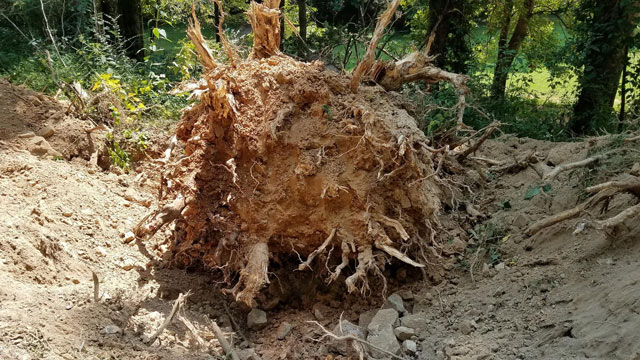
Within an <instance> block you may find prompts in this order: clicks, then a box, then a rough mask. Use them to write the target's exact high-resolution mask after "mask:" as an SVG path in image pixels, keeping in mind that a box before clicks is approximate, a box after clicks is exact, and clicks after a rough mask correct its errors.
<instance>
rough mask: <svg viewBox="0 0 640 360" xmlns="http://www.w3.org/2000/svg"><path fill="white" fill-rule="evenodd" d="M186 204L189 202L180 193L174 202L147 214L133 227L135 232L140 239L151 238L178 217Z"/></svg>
mask: <svg viewBox="0 0 640 360" xmlns="http://www.w3.org/2000/svg"><path fill="white" fill-rule="evenodd" d="M186 205H187V202H186V200H185V198H184V197H183V196H182V194H180V195H178V196H177V197H176V198H175V200H174V201H173V202H172V203H170V204H167V205H166V206H164V207H163V208H162V209H160V210H158V211H154V212H152V213H150V214H149V215H147V216H145V217H144V218H143V219H142V220H141V221H140V222H139V223H138V225H136V227H135V228H134V229H133V233H134V234H135V235H136V237H137V238H138V239H145V240H146V239H149V238H151V237H152V236H153V235H155V234H156V232H158V230H160V228H162V227H163V226H164V225H166V224H168V223H170V222H172V221H173V220H175V219H177V218H178V217H179V216H180V214H181V213H182V210H183V209H184V208H185V207H186Z"/></svg>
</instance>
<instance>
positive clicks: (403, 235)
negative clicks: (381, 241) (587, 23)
mask: <svg viewBox="0 0 640 360" xmlns="http://www.w3.org/2000/svg"><path fill="white" fill-rule="evenodd" d="M375 218H376V220H378V221H379V222H381V223H383V224H385V225H387V226H391V227H392V228H394V229H396V231H397V232H398V235H400V237H401V238H402V240H409V234H407V231H406V230H405V229H404V227H403V226H402V224H400V222H399V221H398V220H394V219H391V218H389V217H386V216H384V215H380V214H377V215H375Z"/></svg>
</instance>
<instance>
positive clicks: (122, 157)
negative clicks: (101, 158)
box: [109, 141, 131, 172]
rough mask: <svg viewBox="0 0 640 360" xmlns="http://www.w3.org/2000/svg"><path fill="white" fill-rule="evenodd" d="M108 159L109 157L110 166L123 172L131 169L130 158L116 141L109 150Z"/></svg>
mask: <svg viewBox="0 0 640 360" xmlns="http://www.w3.org/2000/svg"><path fill="white" fill-rule="evenodd" d="M109 157H111V163H112V164H114V165H116V166H117V167H119V168H121V169H122V170H124V171H125V172H128V171H129V169H130V168H131V157H130V156H129V153H128V152H126V151H125V150H124V149H122V148H121V147H120V144H119V143H118V142H117V141H113V146H112V148H111V149H109Z"/></svg>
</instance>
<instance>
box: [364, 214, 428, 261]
mask: <svg viewBox="0 0 640 360" xmlns="http://www.w3.org/2000/svg"><path fill="white" fill-rule="evenodd" d="M380 216H383V217H385V218H386V219H387V220H386V221H390V223H391V224H392V223H393V222H397V221H396V220H393V219H389V218H387V217H386V216H384V215H376V217H380ZM399 224H400V223H398V225H399ZM391 226H393V225H391ZM396 230H398V229H396ZM401 231H402V232H404V235H406V238H404V236H403V235H402V233H401ZM398 232H399V233H401V235H400V236H403V240H408V239H409V235H408V234H407V232H406V231H404V228H402V225H400V230H398ZM368 233H369V236H372V237H373V238H374V239H375V246H376V248H378V249H380V250H382V251H384V252H386V253H387V254H389V255H391V256H393V257H394V258H396V259H398V260H400V261H402V262H404V263H407V264H409V265H411V266H415V267H418V268H422V267H424V265H422V264H420V263H417V262H415V261H413V260H411V259H410V258H409V257H408V256H406V255H405V254H403V253H401V252H400V250H398V249H396V248H394V247H393V246H391V244H393V241H391V239H390V238H389V236H388V235H387V233H386V232H385V231H384V229H383V228H382V226H381V225H380V224H379V223H378V222H376V221H369V230H368Z"/></svg>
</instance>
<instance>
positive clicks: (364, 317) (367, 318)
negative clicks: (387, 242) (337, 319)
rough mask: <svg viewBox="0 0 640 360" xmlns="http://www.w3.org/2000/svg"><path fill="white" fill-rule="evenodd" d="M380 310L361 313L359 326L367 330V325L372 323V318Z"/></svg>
mask: <svg viewBox="0 0 640 360" xmlns="http://www.w3.org/2000/svg"><path fill="white" fill-rule="evenodd" d="M377 312H378V310H369V311H366V312H363V313H362V314H360V316H359V318H358V326H360V327H361V328H362V329H364V330H365V331H366V329H367V327H369V324H370V323H371V319H373V317H374V316H375V315H376V313H377Z"/></svg>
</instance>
